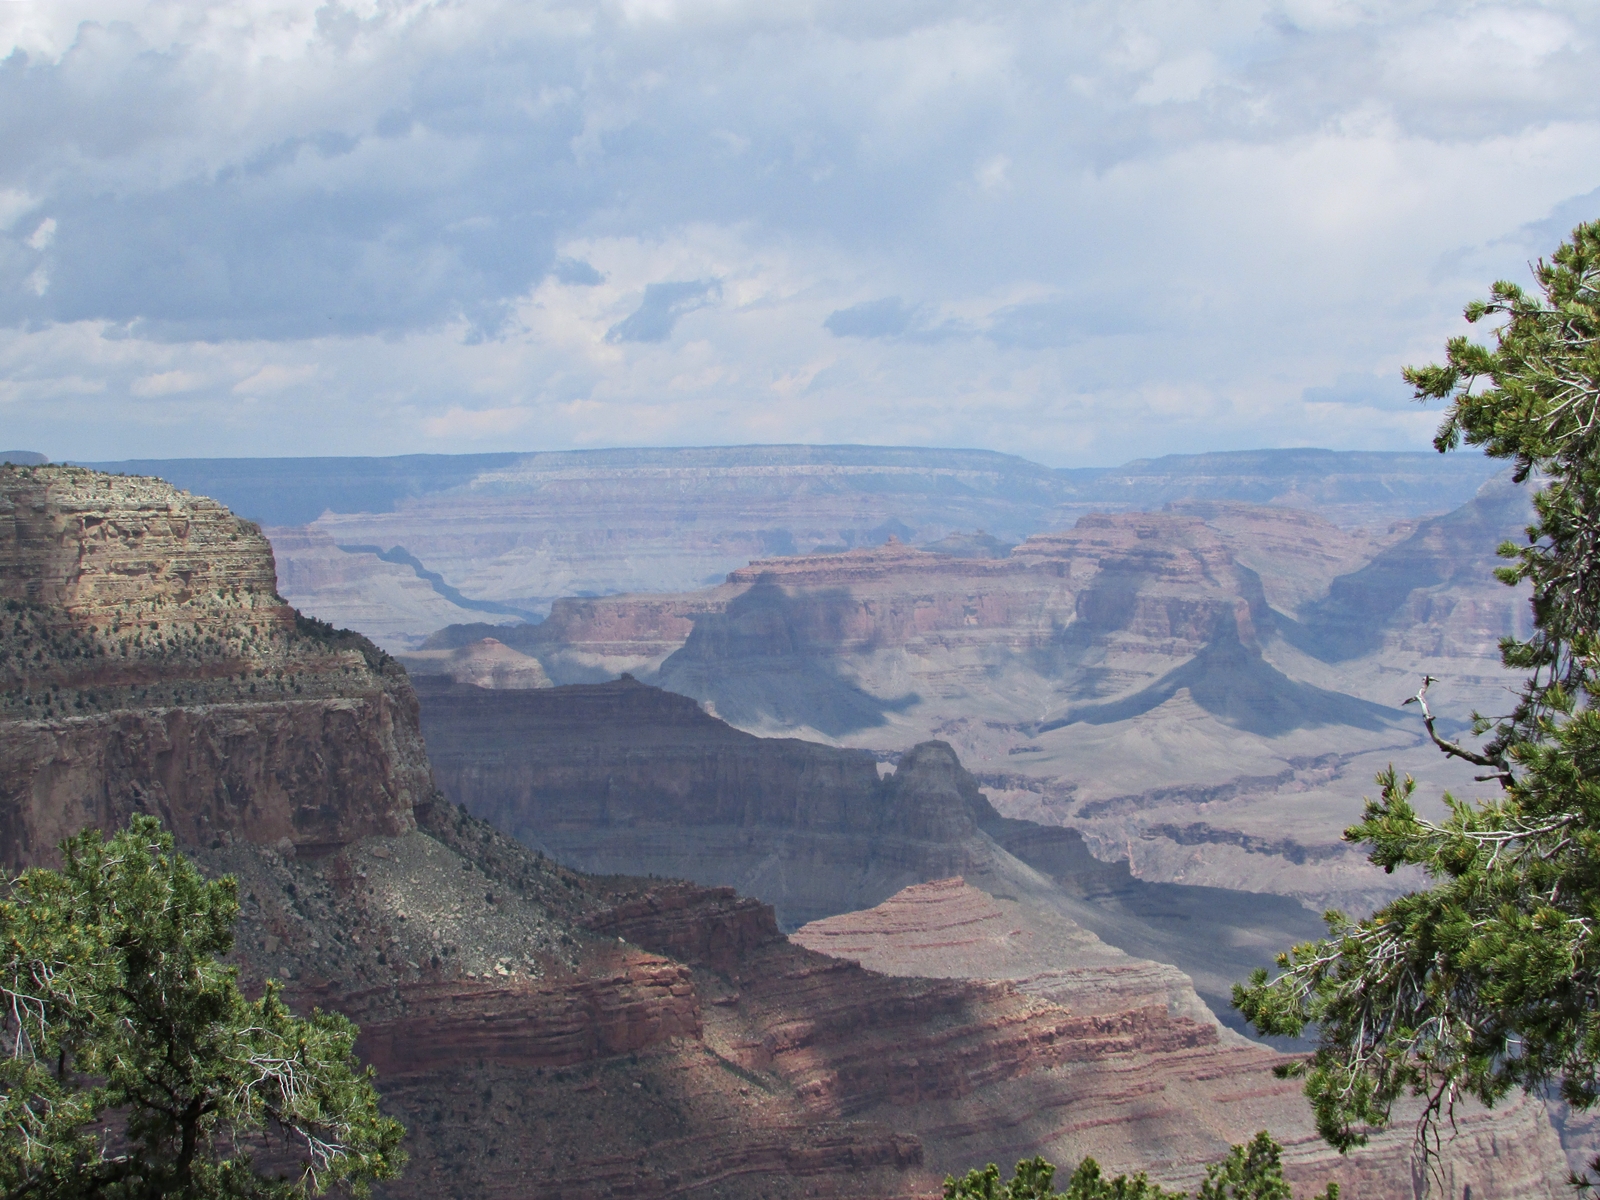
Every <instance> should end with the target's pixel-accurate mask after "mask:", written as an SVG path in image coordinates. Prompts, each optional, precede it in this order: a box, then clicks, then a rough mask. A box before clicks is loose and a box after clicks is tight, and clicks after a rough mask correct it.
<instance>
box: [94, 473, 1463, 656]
mask: <svg viewBox="0 0 1600 1200" xmlns="http://www.w3.org/2000/svg"><path fill="white" fill-rule="evenodd" d="M99 465H101V466H103V467H105V468H106V469H109V470H114V471H122V472H133V473H136V474H141V475H159V476H162V477H163V478H166V479H169V480H171V481H173V482H174V483H176V484H177V485H179V486H180V487H185V488H189V489H190V490H192V491H195V492H197V493H198V492H203V493H204V494H206V495H210V496H215V497H217V498H218V499H220V500H222V501H223V502H224V503H227V504H229V505H231V507H232V508H233V509H234V511H236V512H238V513H240V514H242V515H244V516H246V517H250V518H253V519H255V520H257V521H259V522H261V523H262V524H263V525H265V526H268V527H270V528H271V536H272V537H273V540H274V544H275V545H276V546H277V548H278V561H279V565H280V566H281V567H282V568H283V572H284V576H283V579H282V580H281V581H280V583H281V586H282V588H283V593H284V595H285V596H287V597H289V599H290V600H291V601H292V602H293V603H295V604H296V605H298V606H300V607H301V609H302V610H303V611H305V612H307V613H311V614H314V615H316V616H318V617H321V618H323V619H325V620H329V621H332V622H334V623H335V624H338V625H341V626H349V627H352V628H356V629H359V630H360V631H361V632H362V633H365V634H367V635H368V636H369V637H372V638H373V639H374V640H375V641H377V642H378V643H379V644H380V645H382V646H384V647H385V648H387V649H390V650H394V649H401V648H407V649H412V648H415V647H416V646H417V644H418V643H419V642H420V641H421V640H422V639H423V638H424V637H425V636H426V635H427V634H428V633H429V632H431V631H433V630H435V629H437V628H439V627H440V626H441V625H444V624H447V623H450V622H453V621H472V620H474V619H481V618H474V617H472V616H464V617H463V616H447V617H445V618H444V619H443V620H435V619H433V618H434V617H437V615H438V611H439V610H440V609H442V608H444V607H446V606H447V605H449V604H451V603H456V602H457V601H452V600H451V599H450V598H449V596H448V595H447V594H446V593H443V592H439V593H436V598H435V599H431V600H430V599H429V598H428V597H427V596H426V595H424V594H422V593H420V592H419V590H418V586H417V585H418V583H419V582H424V583H425V582H427V580H426V578H425V573H426V574H434V573H436V577H437V578H438V579H439V580H440V581H441V582H442V583H444V584H445V585H447V586H448V587H449V588H451V589H452V590H454V589H460V591H459V592H456V597H457V598H458V600H461V599H466V600H468V602H469V604H470V603H473V602H480V603H481V602H490V603H499V604H504V605H509V606H511V607H514V608H521V609H528V610H531V611H537V612H543V611H544V610H545V608H546V607H548V604H549V602H550V601H551V600H552V599H554V598H557V597H560V596H571V595H585V594H591V595H605V594H609V593H614V592H621V591H646V592H663V591H682V590H685V589H690V588H694V587H698V586H702V585H704V584H706V583H708V582H715V581H717V580H720V579H721V578H722V576H723V575H725V574H726V573H727V572H728V571H730V570H734V569H736V568H738V567H741V566H743V565H744V564H745V563H746V562H748V561H750V560H751V559H758V558H770V557H773V556H775V555H786V554H795V553H813V552H816V551H818V550H823V549H826V548H830V547H831V548H833V549H836V550H842V549H848V548H851V547H859V546H868V545H876V544H880V543H882V542H883V541H884V540H885V539H886V538H887V537H888V536H889V535H891V534H898V535H899V536H900V537H901V538H902V539H903V540H905V541H908V542H916V543H943V540H944V539H945V538H947V537H953V538H954V539H955V541H954V542H951V543H949V544H948V545H946V546H945V548H946V549H948V550H951V551H953V552H957V553H968V552H969V551H972V550H975V551H976V552H977V553H978V554H979V555H980V556H982V555H992V554H994V553H995V547H996V546H1000V545H1002V544H1004V543H1015V542H1018V541H1020V540H1021V539H1023V538H1024V537H1027V536H1028V535H1029V534H1032V533H1038V532H1040V531H1042V530H1047V529H1056V528H1062V527H1064V526H1069V525H1071V524H1072V522H1073V521H1074V520H1076V519H1077V518H1078V517H1079V516H1081V515H1083V514H1085V513H1087V512H1092V511H1100V512H1118V511H1123V510H1128V509H1153V508H1160V507H1161V506H1162V505H1164V504H1167V503H1170V502H1174V501H1181V500H1185V499H1200V500H1206V501H1229V500H1238V501H1250V502H1254V503H1257V504H1265V503H1272V504H1276V505H1280V506H1288V507H1291V508H1298V509H1302V510H1315V511H1317V512H1319V513H1321V514H1322V515H1323V516H1325V517H1331V518H1332V519H1334V520H1335V521H1336V522H1337V523H1338V524H1340V525H1341V526H1342V527H1345V528H1355V527H1360V526H1372V527H1378V528H1387V527H1388V526H1389V525H1390V524H1391V523H1393V522H1394V521H1396V520H1399V519H1404V518H1408V517H1418V516H1426V515H1429V514H1432V513H1438V512H1443V511H1446V510H1447V509H1449V508H1452V507H1454V506H1455V505H1457V504H1460V503H1461V502H1462V501H1463V500H1466V499H1467V498H1468V497H1469V496H1470V495H1471V493H1472V489H1473V488H1475V487H1476V486H1477V485H1478V484H1479V483H1480V482H1482V481H1483V479H1484V478H1486V477H1487V476H1488V475H1489V474H1490V473H1491V472H1492V469H1493V468H1492V465H1491V464H1486V463H1485V461H1484V460H1482V459H1481V458H1476V457H1474V456H1471V455H1465V454H1462V455H1452V456H1449V457H1444V458H1441V457H1440V456H1438V455H1434V454H1351V453H1338V452H1333V451H1315V450H1310V451H1308V450H1289V451H1283V450H1279V451H1260V452H1244V453H1238V454H1216V455H1187V456H1185V455H1175V456H1169V457H1167V458H1164V459H1157V460H1153V461H1146V462H1136V463H1128V464H1126V465H1124V466H1123V467H1121V468H1116V469H1110V470H1107V469H1085V470H1070V471H1056V470H1050V469H1049V468H1046V467H1042V466H1040V465H1038V464H1036V463H1030V462H1027V461H1026V460H1023V459H1019V458H1013V457H1010V456H1006V455H999V454H991V453H987V452H984V451H966V450H923V449H912V448H903V447H902V448H885V447H868V446H829V447H821V446H745V447H722V448H702V449H678V450H597V451H578V452H565V453H554V454H527V455H519V454H475V455H410V456H404V457H399V458H368V459H351V458H318V459H210V460H207V459H187V460H185V459H178V460H162V461H155V460H144V461H138V462H127V463H117V464H99ZM313 523H314V524H315V526H316V528H315V530H312V531H307V530H306V528H305V527H306V526H309V525H312V524H313ZM975 530H985V531H987V535H986V536H987V537H988V538H990V539H991V541H990V543H988V544H982V543H980V542H975V541H971V540H970V539H972V538H973V536H974V532H973V531H975ZM341 546H342V547H350V548H355V549H351V550H350V551H349V552H346V551H342V550H340V549H339V547H341ZM962 547H967V549H962ZM378 548H381V550H382V552H384V553H390V552H393V551H396V550H398V551H400V552H401V553H402V554H403V555H404V556H405V557H404V558H400V557H395V558H392V559H391V560H390V562H388V563H385V562H383V561H382V560H380V559H378V558H377V557H376V556H375V555H374V554H373V553H371V551H372V550H374V549H378ZM342 559H348V560H350V561H341V560H342ZM408 562H409V563H419V564H423V565H422V566H421V567H420V568H419V569H417V570H416V571H412V570H410V569H407V568H406V566H405V564H406V563H408ZM392 567H399V568H400V569H398V570H395V569H390V568H392ZM430 613H432V614H433V617H430V615H429V614H430Z"/></svg>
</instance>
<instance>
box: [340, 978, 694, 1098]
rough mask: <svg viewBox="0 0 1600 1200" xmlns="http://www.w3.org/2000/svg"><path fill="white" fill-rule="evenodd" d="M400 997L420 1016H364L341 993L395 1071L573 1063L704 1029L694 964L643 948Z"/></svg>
mask: <svg viewBox="0 0 1600 1200" xmlns="http://www.w3.org/2000/svg"><path fill="white" fill-rule="evenodd" d="M385 999H388V997H385ZM402 1002H403V1004H404V1006H405V1007H406V1008H407V1009H408V1010H410V1011H412V1012H414V1013H417V1014H419V1015H415V1016H408V1017H403V1018H399V1019H394V1020H383V1019H377V1020H370V1019H369V1020H364V1021H363V1020H362V1019H361V1015H362V1010H363V997H362V996H360V995H353V996H352V995H342V996H340V997H339V1007H340V1009H341V1010H342V1011H344V1012H346V1013H348V1014H349V1015H350V1016H351V1017H352V1018H355V1019H356V1020H357V1021H358V1022H359V1023H360V1024H361V1026H362V1029H361V1043H360V1047H359V1049H360V1053H361V1056H362V1057H363V1058H364V1059H366V1060H367V1061H368V1062H370V1063H371V1064H372V1065H373V1066H374V1067H376V1068H377V1069H378V1070H379V1072H381V1073H382V1074H383V1075H384V1076H385V1078H390V1079H394V1078H400V1077H410V1076H417V1075H427V1074H429V1073H430V1072H434V1071H438V1070H440V1069H442V1068H446V1067H449V1066H452V1065H453V1064H456V1063H460V1062H464V1061H467V1060H471V1059H479V1058H481V1059H492V1060H493V1061H494V1062H495V1063H497V1064H499V1065H500V1066H503V1067H515V1068H518V1069H522V1070H527V1069H530V1068H539V1067H568V1066H572V1065H573V1064H574V1063H580V1062H587V1061H589V1060H591V1059H598V1058H607V1057H611V1056H613V1055H619V1054H636V1053H638V1052H639V1051H640V1050H645V1049H648V1048H649V1047H651V1046H655V1045H658V1044H659V1043H661V1042H664V1041H666V1040H668V1039H670V1038H681V1037H688V1038H698V1037H699V1036H700V1029H701V1021H700V1005H699V1001H698V999H697V997H696V996H695V990H694V981H693V978H692V976H691V975H690V972H689V968H688V967H686V966H684V965H683V964H682V963H678V962H674V961H672V960H671V959H669V958H663V957H661V956H659V955H651V954H640V953H638V952H637V951H633V952H632V953H629V952H626V951H623V952H612V953H609V954H595V955H592V956H590V957H589V958H588V959H587V960H586V961H585V962H584V964H583V970H582V971H580V972H578V973H576V974H574V975H572V976H566V977H562V976H557V977H555V978H553V979H546V980H541V981H537V982H519V983H516V984H512V985H509V986H503V987H497V986H494V985H492V984H489V983H475V982H472V981H467V980H452V981H447V982H440V983H433V984H416V985H411V986H408V987H406V988H405V989H404V995H403V1000H402Z"/></svg>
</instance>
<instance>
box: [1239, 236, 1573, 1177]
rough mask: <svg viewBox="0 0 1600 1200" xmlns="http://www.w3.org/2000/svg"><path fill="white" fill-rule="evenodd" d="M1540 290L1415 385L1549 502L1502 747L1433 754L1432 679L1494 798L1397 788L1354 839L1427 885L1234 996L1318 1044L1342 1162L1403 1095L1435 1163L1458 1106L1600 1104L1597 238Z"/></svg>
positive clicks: (1261, 1017)
mask: <svg viewBox="0 0 1600 1200" xmlns="http://www.w3.org/2000/svg"><path fill="white" fill-rule="evenodd" d="M1534 276H1535V279H1536V280H1537V283H1538V291H1537V294H1534V293H1530V292H1526V291H1524V290H1523V289H1522V288H1520V287H1518V286H1516V285H1515V284H1511V283H1497V284H1495V285H1494V287H1493V289H1492V291H1491V296H1490V299H1489V300H1488V301H1486V302H1476V303H1474V304H1472V305H1470V306H1469V307H1468V308H1467V312H1466V315H1467V319H1468V320H1469V321H1472V322H1477V321H1480V320H1482V319H1483V318H1485V317H1496V318H1502V319H1503V322H1504V323H1503V324H1502V325H1501V326H1500V327H1499V328H1498V329H1497V330H1496V331H1495V334H1494V339H1493V345H1487V346H1486V345H1480V344H1477V343H1474V342H1470V341H1468V340H1467V339H1466V338H1465V337H1458V338H1455V339H1452V340H1451V341H1450V343H1449V344H1448V346H1447V360H1446V362H1445V363H1444V364H1443V365H1439V366H1430V367H1423V368H1417V369H1411V370H1408V371H1407V372H1406V379H1407V380H1408V381H1409V382H1410V383H1411V384H1412V385H1413V386H1414V387H1415V389H1416V394H1417V398H1418V399H1420V400H1427V399H1441V400H1449V401H1450V407H1449V409H1448V411H1447V413H1446V415H1445V419H1444V423H1443V425H1442V426H1441V427H1440V430H1439V434H1438V437H1437V438H1436V439H1435V441H1434V445H1435V446H1436V447H1437V448H1438V449H1439V450H1440V451H1445V450H1449V449H1451V448H1453V447H1455V446H1456V445H1458V444H1459V443H1460V442H1462V441H1465V442H1467V443H1468V444H1470V445H1475V446H1481V447H1483V448H1484V450H1485V451H1486V452H1487V453H1488V454H1490V455H1492V456H1493V457H1496V458H1506V459H1510V460H1511V461H1512V463H1513V464H1514V468H1515V477H1516V478H1517V479H1518V480H1519V481H1521V480H1527V479H1530V478H1535V479H1537V480H1539V481H1540V482H1541V483H1542V484H1543V486H1542V487H1541V489H1540V490H1539V491H1538V493H1537V494H1536V495H1535V497H1534V507H1535V512H1536V519H1535V521H1534V523H1533V525H1531V526H1530V527H1529V528H1528V530H1527V537H1526V542H1525V544H1522V545H1517V544H1516V543H1510V542H1508V543H1506V544H1505V545H1504V546H1502V547H1501V549H1500V553H1501V555H1502V556H1504V557H1506V558H1509V559H1512V560H1513V562H1512V564H1511V565H1510V566H1507V567H1503V568H1501V569H1500V570H1499V571H1498V572H1497V573H1496V574H1497V575H1498V576H1499V577H1500V579H1502V580H1503V581H1504V582H1506V583H1510V584H1517V583H1521V582H1523V581H1527V582H1529V583H1531V584H1532V592H1533V620H1534V632H1533V636H1532V637H1530V638H1528V639H1527V640H1525V641H1523V640H1518V639H1516V638H1506V639H1504V640H1503V641H1502V642H1501V643H1500V652H1501V658H1502V661H1504V663H1505V664H1506V666H1508V667H1511V668H1514V669H1517V670H1520V671H1526V672H1528V674H1527V676H1526V680H1525V682H1524V684H1523V686H1522V689H1521V691H1520V693H1519V694H1518V696H1517V701H1516V704H1515V706H1514V707H1513V708H1512V710H1511V712H1510V713H1509V714H1507V715H1505V716H1503V717H1500V718H1498V719H1496V720H1488V719H1485V718H1481V717H1480V718H1478V719H1477V720H1476V722H1475V725H1474V728H1473V733H1474V735H1475V736H1477V737H1481V738H1486V740H1484V741H1483V742H1482V744H1481V745H1479V746H1478V747H1477V748H1476V749H1474V748H1473V747H1472V746H1471V745H1469V744H1467V743H1465V742H1450V741H1446V740H1444V739H1443V738H1441V737H1439V736H1438V734H1437V733H1436V731H1435V726H1434V720H1433V716H1432V714H1431V713H1430V712H1429V710H1428V704H1427V690H1428V685H1429V684H1430V683H1432V682H1433V681H1432V680H1431V679H1425V680H1424V681H1423V686H1422V688H1421V690H1420V691H1419V692H1418V693H1417V695H1416V697H1415V698H1414V699H1415V701H1416V702H1417V703H1418V705H1419V707H1420V709H1421V712H1422V715H1423V719H1424V723H1425V727H1426V728H1427V731H1428V733H1429V735H1430V736H1431V737H1432V738H1433V741H1434V742H1435V744H1436V745H1437V746H1438V747H1439V748H1440V749H1441V750H1443V751H1444V752H1445V753H1446V754H1449V755H1451V756H1453V757H1456V758H1461V759H1465V760H1467V761H1468V762H1471V763H1473V764H1475V765H1477V766H1479V767H1481V768H1483V771H1484V773H1483V774H1482V775H1480V776H1479V777H1478V779H1479V781H1480V782H1486V783H1493V784H1495V785H1497V786H1498V788H1499V795H1498V796H1496V797H1495V798H1494V799H1489V800H1479V801H1476V802H1473V803H1468V802H1466V801H1461V800H1456V799H1455V798H1453V797H1452V796H1450V795H1449V794H1448V793H1446V795H1445V797H1444V799H1445V801H1446V803H1447V805H1448V812H1449V815H1448V817H1447V818H1446V819H1444V820H1443V821H1439V822H1433V821H1427V820H1423V819H1422V818H1421V817H1420V816H1418V815H1417V812H1416V810H1415V809H1414V808H1413V807H1412V805H1411V796H1412V794H1413V792H1414V790H1415V787H1416V784H1415V783H1414V782H1413V781H1412V780H1411V779H1410V778H1409V777H1406V778H1404V779H1401V778H1400V777H1398V776H1397V775H1396V773H1395V771H1394V770H1393V768H1392V767H1391V768H1390V769H1389V770H1388V771H1386V772H1384V773H1383V774H1381V775H1380V776H1379V777H1378V782H1379V785H1380V787H1381V789H1382V791H1381V796H1380V798H1379V799H1378V800H1376V801H1368V802H1367V806H1366V812H1365V815H1364V816H1363V818H1362V820H1361V822H1360V823H1359V824H1357V825H1355V826H1353V827H1352V828H1350V829H1349V830H1347V831H1346V832H1345V835H1344V836H1345V839H1346V840H1347V841H1352V842H1365V843H1367V844H1369V845H1370V846H1371V847H1372V852H1371V855H1370V858H1371V860H1372V862H1374V863H1376V864H1377V865H1379V866H1381V867H1383V868H1384V869H1385V870H1388V871H1392V870H1393V869H1394V868H1395V867H1397V866H1401V865H1414V866H1419V867H1421V868H1423V870H1424V871H1426V872H1427V874H1428V875H1429V877H1430V878H1431V880H1432V886H1431V887H1429V888H1428V889H1427V890H1425V891H1419V892H1413V893H1410V894H1408V895H1405V896H1402V897H1401V898H1400V899H1398V900H1395V901H1394V902H1392V903H1391V904H1389V905H1387V906H1386V907H1384V908H1382V909H1380V910H1379V911H1378V912H1376V913H1374V914H1373V915H1372V916H1371V917H1369V918H1368V919H1367V920H1364V921H1353V920H1350V919H1348V918H1346V917H1345V916H1344V915H1343V914H1340V913H1337V912H1333V913H1329V914H1328V915H1327V921H1328V929H1329V934H1330V936H1329V937H1328V938H1327V939H1325V940H1322V941H1318V942H1311V943H1307V944H1305V945H1301V946H1296V947H1295V948H1294V949H1293V950H1292V951H1290V952H1289V953H1288V954H1285V955H1283V956H1282V957H1281V958H1280V959H1279V960H1278V961H1279V965H1280V966H1281V967H1282V968H1283V973H1282V974H1281V975H1279V976H1278V977H1277V978H1276V979H1273V980H1270V981H1269V980H1268V978H1267V975H1266V973H1265V972H1257V973H1256V976H1255V977H1254V978H1253V979H1252V980H1251V982H1250V985H1249V986H1248V987H1243V988H1236V989H1235V992H1234V997H1235V998H1234V1003H1235V1004H1237V1005H1238V1006H1239V1008H1240V1009H1241V1010H1242V1011H1243V1012H1244V1014H1245V1016H1246V1017H1248V1018H1249V1019H1250V1020H1251V1021H1252V1022H1254V1024H1255V1026H1256V1028H1258V1029H1260V1030H1261V1031H1262V1032H1263V1033H1268V1034H1298V1033H1300V1032H1301V1031H1302V1030H1303V1029H1305V1028H1306V1027H1307V1026H1308V1025H1313V1024H1314V1025H1315V1026H1316V1028H1317V1037H1318V1041H1317V1049H1316V1051H1315V1053H1314V1054H1312V1055H1311V1056H1310V1057H1309V1058H1308V1059H1306V1060H1305V1061H1303V1062H1301V1063H1299V1064H1298V1065H1296V1066H1295V1067H1294V1068H1293V1071H1294V1073H1298V1074H1301V1075H1303V1076H1304V1077H1305V1080H1306V1093H1307V1095H1308V1096H1309V1097H1310V1099H1311V1102H1312V1105H1313V1108H1314V1109H1315V1112H1316V1117H1317V1126H1318V1128H1319V1129H1320V1130H1321V1132H1322V1134H1323V1136H1324V1137H1325V1138H1327V1139H1328V1141H1329V1142H1331V1143H1332V1144H1334V1145H1336V1146H1339V1147H1341V1148H1344V1147H1349V1146H1354V1145H1359V1144H1360V1143H1361V1142H1362V1141H1363V1140H1364V1139H1365V1137H1366V1134H1367V1132H1368V1131H1369V1130H1371V1129H1373V1128H1376V1127H1381V1126H1383V1125H1385V1124H1387V1123H1388V1121H1389V1118H1390V1114H1391V1111H1392V1107H1393V1104H1394V1102H1395V1101H1396V1100H1397V1099H1399V1098H1400V1097H1402V1096H1404V1095H1406V1094H1408V1093H1409V1094H1411V1095H1413V1096H1417V1097H1421V1098H1422V1100H1423V1102H1424V1121H1423V1125H1422V1129H1423V1134H1424V1137H1423V1143H1422V1144H1423V1148H1424V1150H1425V1151H1426V1152H1428V1153H1429V1154H1432V1153H1433V1152H1434V1151H1435V1147H1436V1144H1437V1129H1438V1125H1439V1121H1440V1120H1441V1118H1443V1117H1446V1116H1447V1115H1448V1113H1449V1111H1450V1109H1451V1106H1452V1105H1453V1103H1454V1101H1455V1098H1456V1097H1457V1096H1458V1095H1460V1094H1466V1095H1471V1096H1475V1097H1477V1098H1478V1099H1479V1100H1481V1101H1483V1102H1484V1103H1485V1104H1493V1103H1494V1102H1495V1101H1497V1100H1499V1099H1501V1098H1502V1097H1503V1096H1505V1095H1506V1094H1507V1093H1508V1092H1510V1091H1511V1090H1512V1089H1514V1088H1523V1089H1528V1090H1532V1091H1536V1092H1537V1091H1541V1090H1542V1089H1544V1088H1545V1087H1546V1086H1548V1085H1552V1084H1554V1085H1557V1086H1559V1088H1560V1091H1561V1094H1562V1095H1563V1096H1564V1097H1565V1098H1566V1099H1567V1101H1568V1102H1570V1103H1571V1104H1572V1105H1573V1106H1574V1107H1577V1108H1580V1109H1582V1108H1589V1107H1591V1106H1592V1105H1593V1104H1594V1103H1595V1101H1596V1100H1597V1099H1600V709H1597V708H1596V703H1595V702H1596V699H1597V698H1600V222H1594V223H1591V224H1587V225H1580V226H1579V227H1578V228H1577V229H1575V230H1574V231H1573V234H1572V239H1571V241H1570V242H1567V243H1564V244H1563V245H1562V246H1561V247H1560V248H1559V249H1558V250H1557V251H1556V252H1555V254H1554V255H1553V256H1552V257H1551V259H1550V260H1549V261H1544V260H1541V261H1540V262H1539V263H1538V264H1537V265H1536V267H1535V269H1534ZM1430 1135H1431V1136H1430ZM1591 1169H1600V1159H1597V1160H1596V1162H1595V1164H1593V1166H1592V1167H1591ZM1575 1182H1581V1181H1575Z"/></svg>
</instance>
